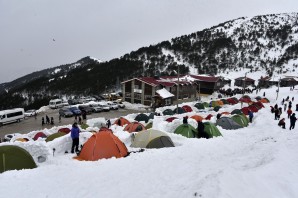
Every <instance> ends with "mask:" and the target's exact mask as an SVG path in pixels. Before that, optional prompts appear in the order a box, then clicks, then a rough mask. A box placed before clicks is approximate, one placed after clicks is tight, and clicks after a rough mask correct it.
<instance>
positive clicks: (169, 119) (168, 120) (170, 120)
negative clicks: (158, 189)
mask: <svg viewBox="0 0 298 198" xmlns="http://www.w3.org/2000/svg"><path fill="white" fill-rule="evenodd" d="M175 119H177V118H176V117H169V118H168V119H166V121H167V122H172V121H173V120H175Z"/></svg>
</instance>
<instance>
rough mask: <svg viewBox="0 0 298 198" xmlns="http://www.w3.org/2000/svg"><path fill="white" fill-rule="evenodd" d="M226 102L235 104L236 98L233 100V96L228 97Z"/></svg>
mask: <svg viewBox="0 0 298 198" xmlns="http://www.w3.org/2000/svg"><path fill="white" fill-rule="evenodd" d="M227 101H228V103H230V104H231V105H234V104H237V103H238V102H237V101H236V100H234V99H233V98H228V99H227Z"/></svg>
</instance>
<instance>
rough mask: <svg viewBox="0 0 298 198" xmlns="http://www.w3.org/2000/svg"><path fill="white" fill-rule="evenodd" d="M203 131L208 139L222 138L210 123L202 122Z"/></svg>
mask: <svg viewBox="0 0 298 198" xmlns="http://www.w3.org/2000/svg"><path fill="white" fill-rule="evenodd" d="M203 124H204V127H205V128H204V131H205V132H206V133H208V135H209V138H212V137H217V136H222V135H221V133H220V131H219V130H218V128H217V127H216V126H215V125H214V124H212V123H211V122H204V123H203Z"/></svg>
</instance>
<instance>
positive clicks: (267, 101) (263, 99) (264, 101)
mask: <svg viewBox="0 0 298 198" xmlns="http://www.w3.org/2000/svg"><path fill="white" fill-rule="evenodd" d="M259 101H260V102H261V103H269V102H270V101H269V100H268V99H267V98H262V99H261V100H259Z"/></svg>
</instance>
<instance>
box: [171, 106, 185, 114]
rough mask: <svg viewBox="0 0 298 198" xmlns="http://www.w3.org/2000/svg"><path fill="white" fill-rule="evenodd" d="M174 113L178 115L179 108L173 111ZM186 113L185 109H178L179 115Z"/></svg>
mask: <svg viewBox="0 0 298 198" xmlns="http://www.w3.org/2000/svg"><path fill="white" fill-rule="evenodd" d="M173 112H174V113H175V114H176V113H177V108H176V109H174V110H173ZM182 113H185V111H184V109H182V108H181V107H178V114H182Z"/></svg>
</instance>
